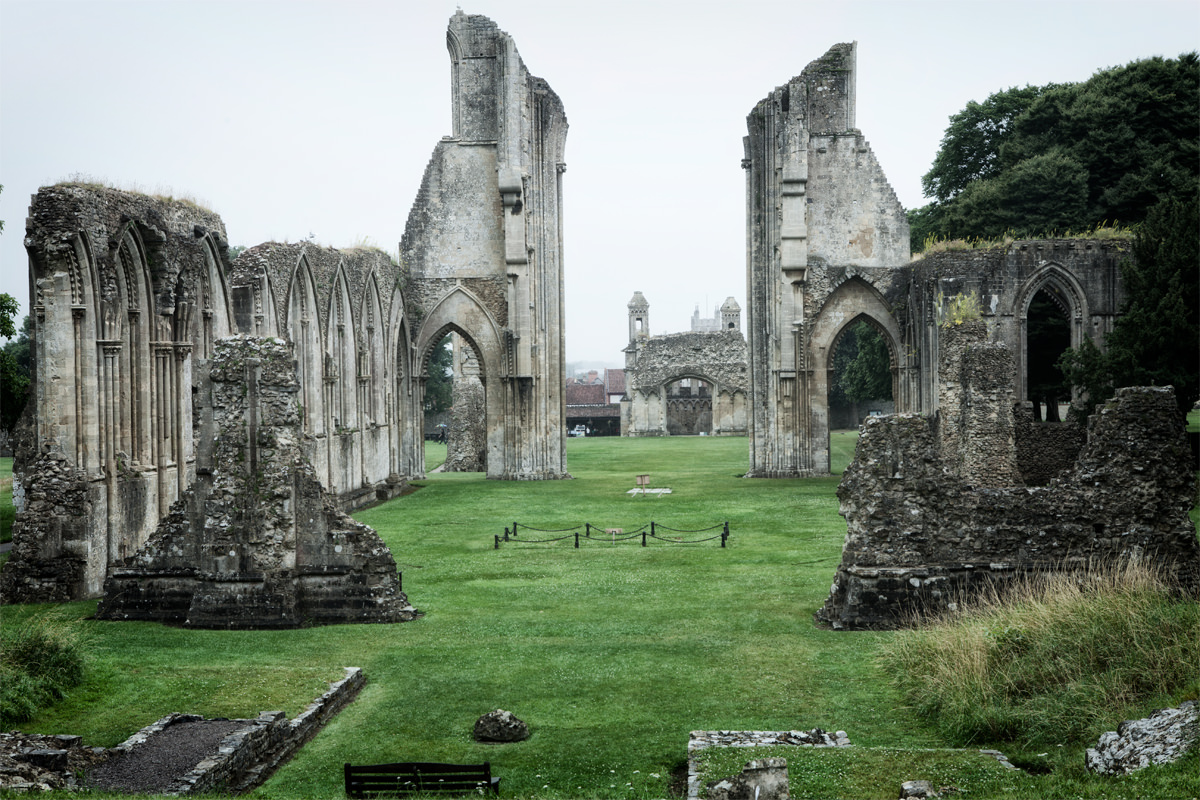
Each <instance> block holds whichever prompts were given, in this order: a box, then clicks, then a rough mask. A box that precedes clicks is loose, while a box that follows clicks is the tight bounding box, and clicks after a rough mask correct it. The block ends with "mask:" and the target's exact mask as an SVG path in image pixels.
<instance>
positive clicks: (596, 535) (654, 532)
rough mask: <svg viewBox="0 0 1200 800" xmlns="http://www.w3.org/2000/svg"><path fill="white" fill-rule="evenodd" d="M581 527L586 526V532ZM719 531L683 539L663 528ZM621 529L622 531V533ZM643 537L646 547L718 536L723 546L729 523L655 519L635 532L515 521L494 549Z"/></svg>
mask: <svg viewBox="0 0 1200 800" xmlns="http://www.w3.org/2000/svg"><path fill="white" fill-rule="evenodd" d="M580 527H582V528H583V530H582V532H581V531H580ZM518 528H524V529H525V530H527V531H536V532H538V533H565V534H566V536H555V537H552V538H549V539H523V538H521V537H520V536H519V535H518ZM716 530H719V531H720V533H718V534H716V535H715V536H708V537H705V538H703V539H683V538H674V537H669V536H660V535H659V531H670V532H671V533H684V534H687V533H707V532H708V531H716ZM618 531H620V533H618ZM638 537H641V540H642V547H646V546H648V544H649V540H651V539H654V540H655V541H659V542H663V543H664V544H702V543H704V542H713V541H716V540H718V539H720V541H721V547H725V543H726V542H727V541H729V523H728V522H723V523H720V524H717V525H713V526H711V527H708V528H696V529H688V528H671V527H668V526H666V525H660V524H659V523H656V522H653V521H651V522H650V523H649V524H648V525H643V526H642V527H640V528H636V529H634V530H632V531H626V530H625V529H623V528H605V527H603V526H600V525H593V524H592V523H590V522H585V523H584V524H583V525H582V526H579V525H576V526H574V527H571V528H535V527H533V526H531V525H522V524H520V523H518V522H514V523H513V524H512V528H505V529H504V535H503V536H501V535H499V534H497V535H496V536H495V537H494V538H495V547H494V549H496V550H499V549H500V544H501V542H517V543H520V544H552V543H554V542H562V541H565V540H567V539H571V538H574V539H575V549H579V543H580V541H581V540H582V541H585V542H604V543H606V544H614V545H615V544H617V543H618V542H628V541H631V540H634V539H637V538H638Z"/></svg>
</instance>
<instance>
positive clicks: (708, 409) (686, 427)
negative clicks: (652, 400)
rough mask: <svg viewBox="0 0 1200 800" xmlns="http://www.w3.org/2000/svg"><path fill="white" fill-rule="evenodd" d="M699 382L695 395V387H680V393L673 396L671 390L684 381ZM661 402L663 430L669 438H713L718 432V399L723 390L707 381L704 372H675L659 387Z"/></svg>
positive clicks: (690, 370)
mask: <svg viewBox="0 0 1200 800" xmlns="http://www.w3.org/2000/svg"><path fill="white" fill-rule="evenodd" d="M685 380H686V381H697V382H698V385H697V386H696V387H695V392H694V393H693V391H692V387H690V386H689V387H687V388H688V391H687V393H686V394H685V393H684V391H683V389H684V387H682V386H680V387H679V391H678V392H677V393H675V394H672V392H671V387H672V386H675V385H676V384H679V383H681V382H682V381H685ZM705 384H707V386H708V395H707V396H705V395H704V394H703V391H702V390H703V386H704V385H705ZM658 393H659V395H660V397H661V401H662V430H663V433H665V434H667V435H668V436H679V435H697V434H700V433H701V432H703V433H705V434H709V435H711V434H713V433H715V431H716V427H717V426H716V415H715V414H714V412H715V411H716V409H715V405H716V399H717V395H718V394H719V393H720V386H719V385H718V384H717V382H716V381H714V380H713V379H712V378H708V377H705V376H704V375H703V374H702V373H701V371H699V370H695V369H682V370H678V371H675V372H674V373H673V374H672V375H671V377H668V378H667V379H666V380H664V381H663V382H662V383H661V384H660V385H659V386H658Z"/></svg>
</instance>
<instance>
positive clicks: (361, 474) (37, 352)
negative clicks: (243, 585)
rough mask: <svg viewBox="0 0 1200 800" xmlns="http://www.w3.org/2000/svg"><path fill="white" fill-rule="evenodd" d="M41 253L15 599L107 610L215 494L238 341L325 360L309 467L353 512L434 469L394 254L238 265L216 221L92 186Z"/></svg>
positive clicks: (5, 586)
mask: <svg viewBox="0 0 1200 800" xmlns="http://www.w3.org/2000/svg"><path fill="white" fill-rule="evenodd" d="M26 244H27V247H28V249H29V251H30V271H31V283H32V285H33V296H32V298H31V299H32V312H33V313H32V316H33V320H34V330H33V336H32V347H33V358H32V359H31V361H32V363H33V371H34V374H33V381H32V385H33V389H32V396H31V402H30V403H29V405H28V406H27V411H26V418H25V419H24V420H23V421H22V423H21V425H20V426H19V430H20V431H21V434H20V438H21V445H20V447H19V448H18V452H17V455H16V458H15V462H14V475H15V476H16V480H15V481H14V483H15V484H16V485H18V486H19V489H18V494H23V495H25V496H26V498H27V501H26V504H25V507H24V508H22V509H19V511H20V513H19V514H18V519H17V521H16V523H15V524H14V545H13V555H12V556H11V558H10V560H9V562H8V564H7V565H6V567H5V569H4V571H3V573H2V574H0V594H2V596H3V597H4V598H5V599H6V600H8V601H25V602H46V601H58V600H76V599H83V598H86V597H94V596H97V595H98V594H100V592H101V590H102V587H103V583H104V579H105V577H106V575H107V574H108V572H109V570H110V569H111V566H112V565H113V564H115V563H117V562H119V561H121V560H123V559H125V558H128V557H129V556H131V555H133V554H134V553H135V552H136V551H137V550H138V548H139V547H141V546H142V545H143V544H144V543H145V541H146V540H147V538H148V537H149V536H150V535H151V533H152V532H153V531H154V529H155V527H156V526H157V524H158V521H159V519H160V518H161V517H163V516H164V515H166V513H167V512H168V510H169V509H170V507H171V505H172V503H174V502H175V501H176V500H178V499H179V498H180V497H181V496H182V493H183V492H184V491H185V490H186V488H187V487H188V486H190V485H192V483H193V482H194V481H195V479H196V475H197V471H198V468H199V467H198V454H199V449H200V447H199V446H200V444H201V442H202V440H203V438H204V436H205V435H206V433H205V431H203V430H202V429H201V427H200V423H199V420H200V417H201V415H202V413H203V409H204V398H205V397H206V396H207V382H208V370H209V368H210V364H211V359H212V354H213V351H214V348H215V344H216V342H217V341H219V340H221V339H222V338H224V337H227V336H229V335H230V334H231V333H233V332H235V331H237V330H248V331H254V332H258V333H260V334H262V335H270V336H274V335H281V336H287V337H289V338H290V339H291V340H293V341H295V342H296V343H297V351H298V355H299V354H300V353H303V354H306V357H300V358H297V367H298V376H299V377H300V379H301V387H302V393H301V405H302V407H304V409H305V411H306V415H305V419H304V423H303V427H302V430H303V449H304V454H305V456H306V457H307V458H308V459H309V460H310V461H311V462H312V463H313V464H314V465H316V468H317V474H318V476H319V478H320V480H321V481H322V482H323V483H324V484H325V485H326V486H327V487H330V489H331V491H332V494H331V497H332V498H333V500H334V501H335V502H337V503H338V504H339V505H340V506H341V507H354V506H357V505H362V504H363V503H364V502H370V501H374V500H377V499H380V498H383V497H388V496H392V495H394V494H396V493H398V492H399V490H400V489H401V488H402V487H403V483H404V478H406V477H412V476H418V475H420V474H421V467H423V459H422V458H420V457H419V453H420V449H419V444H418V442H419V436H420V415H419V403H416V402H414V398H413V393H412V390H411V388H410V385H409V384H407V382H406V381H407V378H406V368H405V363H404V360H403V359H404V355H405V352H406V350H407V347H406V345H404V344H403V343H404V342H405V341H407V336H406V329H405V325H404V322H403V318H402V316H401V313H400V310H401V309H402V307H403V303H402V299H401V298H399V291H398V288H397V285H398V283H397V282H398V270H399V268H398V267H397V266H396V265H395V264H393V263H392V262H391V260H390V259H388V258H387V257H386V256H385V255H383V254H381V253H378V252H375V251H337V250H332V249H329V248H320V247H314V246H312V245H287V244H278V243H268V244H264V245H259V246H258V247H255V248H252V249H250V250H247V251H245V252H243V253H242V254H241V256H240V257H239V258H238V259H237V261H236V262H234V263H232V264H231V263H230V262H229V260H228V257H227V242H226V240H225V228H224V225H223V223H222V222H221V220H220V218H219V217H218V216H217V215H215V214H213V213H212V212H209V211H206V210H204V209H202V208H199V207H197V206H194V205H192V204H190V203H181V202H175V201H169V200H162V199H157V198H152V197H146V196H143V195H138V194H134V193H130V192H123V191H118V190H114V189H107V188H103V187H97V186H90V185H77V184H63V185H58V186H52V187H45V188H43V189H41V190H40V191H39V192H38V194H37V195H35V196H34V198H33V201H32V205H31V208H30V216H29V219H28V221H27V238H26ZM381 287H386V290H385V289H383V288H381ZM394 312H395V313H394ZM289 315H290V316H289ZM331 315H332V319H331ZM398 340H399V342H398ZM397 355H398V356H399V358H397ZM68 498H69V501H68V500H67V499H68Z"/></svg>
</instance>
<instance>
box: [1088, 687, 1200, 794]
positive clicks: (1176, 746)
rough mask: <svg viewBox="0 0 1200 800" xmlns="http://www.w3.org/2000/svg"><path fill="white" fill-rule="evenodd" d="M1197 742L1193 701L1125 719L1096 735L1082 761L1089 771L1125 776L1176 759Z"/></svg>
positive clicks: (1199, 731) (1198, 720) (1198, 713)
mask: <svg viewBox="0 0 1200 800" xmlns="http://www.w3.org/2000/svg"><path fill="white" fill-rule="evenodd" d="M1198 741H1200V710H1198V708H1197V704H1196V702H1195V701H1194V700H1189V701H1188V702H1186V703H1184V704H1183V705H1181V706H1179V707H1177V708H1165V709H1163V710H1162V711H1155V712H1154V713H1153V714H1151V715H1150V716H1149V717H1147V718H1146V719H1138V720H1127V721H1125V722H1122V723H1121V724H1120V725H1119V726H1118V727H1117V729H1116V730H1115V731H1108V732H1107V733H1104V734H1101V735H1100V741H1099V742H1097V743H1096V746H1095V747H1089V748H1088V751H1087V755H1086V756H1085V758H1084V763H1085V764H1086V765H1087V768H1088V770H1089V771H1090V772H1096V773H1099V774H1101V775H1125V774H1126V773H1129V772H1136V771H1137V770H1139V769H1142V768H1143V767H1148V766H1150V765H1151V764H1168V763H1170V762H1172V761H1176V760H1178V759H1179V758H1180V757H1181V756H1182V755H1183V754H1184V753H1186V752H1187V751H1188V749H1189V748H1191V747H1194V746H1196V744H1197V742H1198Z"/></svg>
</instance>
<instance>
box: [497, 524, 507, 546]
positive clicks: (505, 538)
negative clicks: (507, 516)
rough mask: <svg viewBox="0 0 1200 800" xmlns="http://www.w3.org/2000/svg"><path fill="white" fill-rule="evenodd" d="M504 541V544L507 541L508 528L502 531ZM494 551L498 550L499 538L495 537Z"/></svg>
mask: <svg viewBox="0 0 1200 800" xmlns="http://www.w3.org/2000/svg"><path fill="white" fill-rule="evenodd" d="M504 541H506V542H507V541H508V528H505V529H504ZM496 549H497V550H499V549H500V537H499V536H497V537H496Z"/></svg>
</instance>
